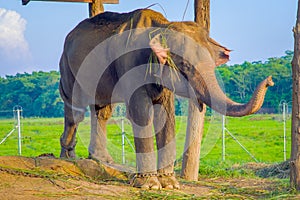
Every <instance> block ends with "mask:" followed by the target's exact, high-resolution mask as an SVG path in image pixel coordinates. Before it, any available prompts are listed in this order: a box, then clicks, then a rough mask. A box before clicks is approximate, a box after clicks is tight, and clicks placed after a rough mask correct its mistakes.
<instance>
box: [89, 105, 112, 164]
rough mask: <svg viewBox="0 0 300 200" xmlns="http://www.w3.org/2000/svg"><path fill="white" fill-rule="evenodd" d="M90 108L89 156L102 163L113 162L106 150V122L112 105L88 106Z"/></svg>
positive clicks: (110, 113) (110, 114)
mask: <svg viewBox="0 0 300 200" xmlns="http://www.w3.org/2000/svg"><path fill="white" fill-rule="evenodd" d="M90 109H91V140H90V145H89V158H91V159H95V160H98V161H101V162H104V163H113V158H112V157H111V155H110V154H109V153H108V151H107V137H106V124H107V121H108V119H109V118H110V117H111V116H112V113H113V106H112V105H107V106H104V107H99V106H98V105H92V106H90Z"/></svg>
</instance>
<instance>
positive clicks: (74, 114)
mask: <svg viewBox="0 0 300 200" xmlns="http://www.w3.org/2000/svg"><path fill="white" fill-rule="evenodd" d="M83 119H84V109H82V111H78V110H76V111H75V110H72V108H70V107H69V106H66V105H65V121H64V123H65V125H64V132H63V134H62V135H61V137H60V145H61V152H60V157H61V158H75V157H76V154H75V145H76V131H77V127H78V124H79V123H80V122H81V121H83Z"/></svg>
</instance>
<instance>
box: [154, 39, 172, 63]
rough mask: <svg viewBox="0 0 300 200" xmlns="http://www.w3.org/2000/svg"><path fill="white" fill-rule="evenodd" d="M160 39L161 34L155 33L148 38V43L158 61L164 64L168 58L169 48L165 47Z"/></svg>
mask: <svg viewBox="0 0 300 200" xmlns="http://www.w3.org/2000/svg"><path fill="white" fill-rule="evenodd" d="M162 40H163V39H162V36H161V35H160V34H157V35H156V36H155V37H153V38H152V39H151V40H150V42H149V45H150V47H151V49H152V51H153V52H154V53H155V55H156V56H157V58H158V60H159V63H160V64H162V65H165V64H166V62H167V59H168V54H169V51H170V49H169V48H167V47H166V45H163V41H162Z"/></svg>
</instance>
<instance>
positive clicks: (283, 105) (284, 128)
mask: <svg viewBox="0 0 300 200" xmlns="http://www.w3.org/2000/svg"><path fill="white" fill-rule="evenodd" d="M287 105H288V104H287V103H285V102H283V103H282V118H283V158H284V161H286V106H287Z"/></svg>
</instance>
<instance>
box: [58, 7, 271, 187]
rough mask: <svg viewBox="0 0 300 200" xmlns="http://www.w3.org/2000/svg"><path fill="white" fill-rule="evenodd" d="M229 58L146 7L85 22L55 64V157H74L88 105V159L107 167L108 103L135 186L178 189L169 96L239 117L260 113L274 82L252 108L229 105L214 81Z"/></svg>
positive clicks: (200, 31)
mask: <svg viewBox="0 0 300 200" xmlns="http://www.w3.org/2000/svg"><path fill="white" fill-rule="evenodd" d="M229 53H230V50H229V49H227V48H226V47H223V46H222V45H220V44H219V43H217V42H216V41H215V40H213V39H212V38H210V37H209V35H208V32H207V30H205V29H204V28H203V27H200V26H199V25H198V24H196V23H194V22H170V21H168V20H167V19H166V18H165V17H164V16H163V15H162V14H160V13H159V12H156V11H153V10H151V9H138V10H134V11H132V12H129V13H114V12H104V13H102V14H99V15H96V16H95V17H92V18H88V19H85V20H83V21H82V22H80V23H79V24H78V25H77V26H76V27H75V28H74V29H73V30H72V31H71V32H70V33H69V34H68V35H67V37H66V39H65V43H64V48H63V53H62V56H61V59H60V73H61V79H60V85H59V90H60V94H61V97H62V99H63V101H64V112H65V113H64V132H63V134H62V136H61V138H60V144H61V154H60V156H61V157H70V158H74V157H75V156H76V155H75V145H76V130H77V127H78V125H79V123H80V122H81V121H82V120H83V118H84V113H85V111H86V108H87V107H88V106H89V107H90V110H91V126H92V128H91V139H90V146H89V154H90V157H92V158H95V159H97V160H100V161H103V162H108V163H109V162H112V158H111V157H110V155H109V153H108V152H107V150H106V122H107V120H108V119H109V118H110V117H111V115H112V114H111V113H112V105H113V104H115V103H119V102H122V103H125V105H126V109H127V116H128V118H129V119H130V122H131V124H132V128H133V133H134V144H135V151H136V175H135V177H134V178H133V180H132V184H133V186H134V187H141V188H151V189H159V188H161V187H163V188H179V187H180V186H179V183H178V181H177V180H176V178H175V174H174V161H175V156H176V155H175V154H176V147H175V128H174V127H175V118H174V115H175V114H174V102H173V100H174V94H176V95H179V96H182V97H186V98H189V99H190V100H191V101H193V102H194V103H195V104H196V105H198V108H199V109H200V110H201V109H202V105H203V104H206V105H208V106H209V107H211V108H212V109H213V110H215V111H217V112H219V113H221V114H224V115H228V116H234V117H239V116H245V115H250V114H253V113H255V112H257V111H258V110H259V109H260V108H261V106H262V104H263V101H264V97H265V94H266V91H267V89H268V87H269V86H272V85H273V84H274V83H273V81H272V77H271V76H269V77H267V78H266V79H265V80H263V81H262V82H261V83H260V84H259V85H258V86H257V88H256V90H255V92H254V93H253V95H252V98H251V99H250V101H249V102H247V103H245V104H242V103H237V102H235V101H233V100H231V99H230V98H229V97H227V96H226V94H225V93H224V92H223V91H222V89H221V87H220V86H219V83H218V81H217V79H216V75H215V68H216V66H218V65H220V64H223V63H226V62H227V61H228V60H229ZM152 125H153V126H154V133H153V129H152ZM154 134H155V137H156V147H157V154H158V155H157V157H158V158H156V153H155V151H154V145H153V140H154Z"/></svg>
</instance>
